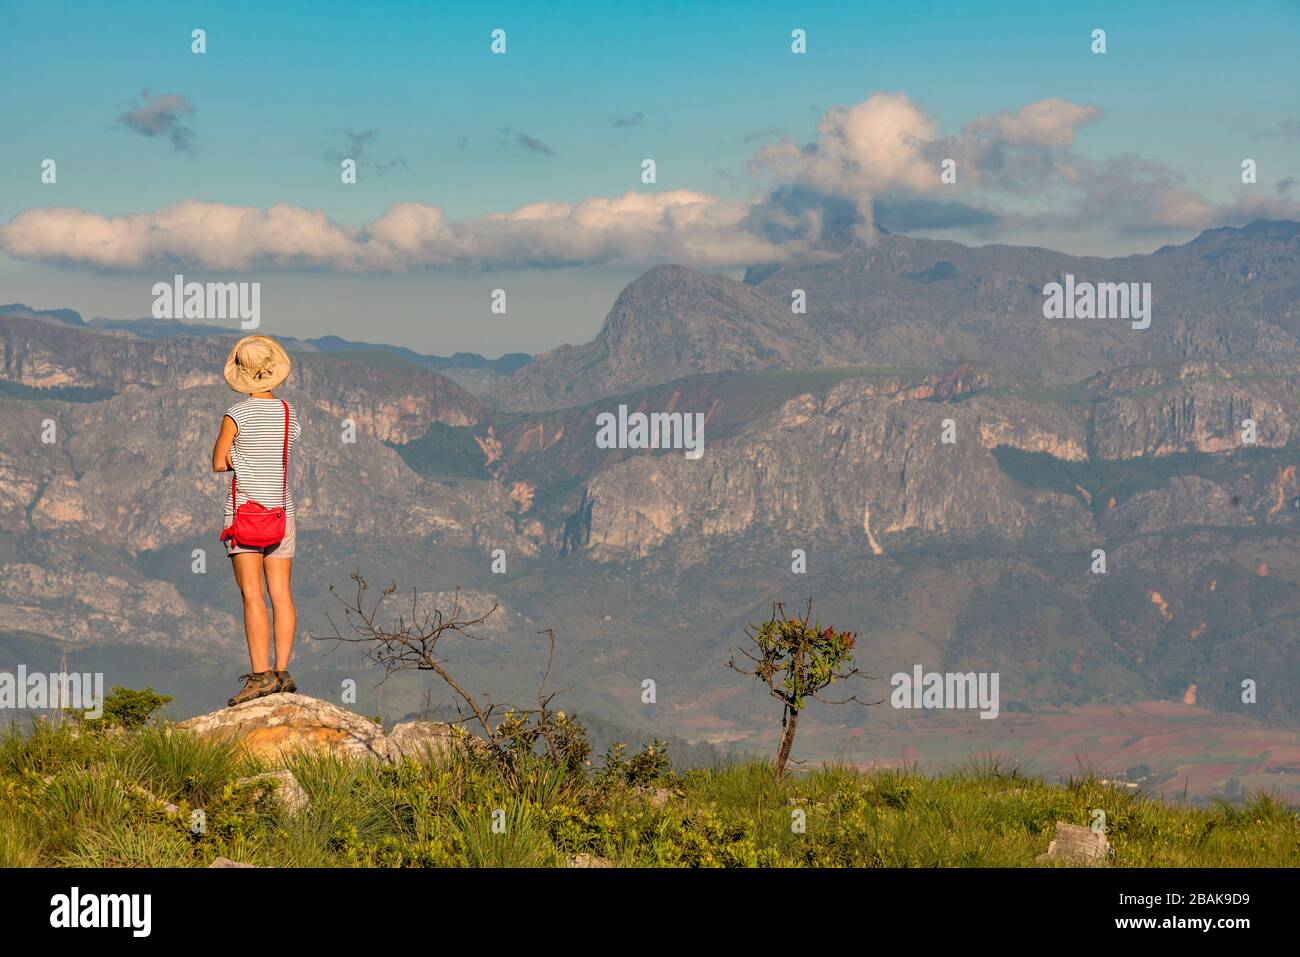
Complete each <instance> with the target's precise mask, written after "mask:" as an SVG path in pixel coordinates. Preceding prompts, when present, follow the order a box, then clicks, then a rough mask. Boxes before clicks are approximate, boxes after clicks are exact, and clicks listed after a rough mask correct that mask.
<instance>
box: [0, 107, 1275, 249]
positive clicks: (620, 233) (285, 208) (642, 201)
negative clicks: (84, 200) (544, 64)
mask: <svg viewBox="0 0 1300 957" xmlns="http://www.w3.org/2000/svg"><path fill="white" fill-rule="evenodd" d="M180 100H181V101H183V98H180ZM185 106H188V104H185ZM181 111H182V106H181V103H179V102H173V101H172V100H170V99H169V98H168V96H162V97H157V98H154V99H153V100H152V101H150V102H149V103H148V104H147V105H146V106H145V107H142V108H141V109H139V110H136V111H133V113H132V114H127V115H131V116H133V119H132V120H130V121H129V123H128V125H132V126H133V128H139V129H140V131H141V132H145V131H146V130H152V131H153V132H147V133H146V135H164V134H167V135H172V136H173V138H175V137H176V136H177V135H178V134H177V132H176V126H175V120H174V118H175V116H176V115H178V113H179V112H181ZM167 117H172V118H173V119H172V120H168V119H167ZM1101 118H1102V114H1101V111H1100V110H1099V109H1097V108H1096V107H1094V106H1088V105H1080V104H1076V103H1071V102H1069V101H1067V100H1063V99H1056V98H1051V99H1045V100H1039V101H1037V102H1034V103H1030V104H1027V105H1025V106H1023V107H1021V108H1019V109H1018V110H1015V111H1005V112H999V113H993V114H989V115H987V116H982V117H978V118H976V119H975V120H973V121H971V122H969V123H967V124H966V125H965V126H963V127H962V128H961V129H960V130H959V131H957V132H956V133H955V134H951V135H947V136H945V135H942V134H941V133H940V132H939V129H938V124H937V122H936V120H935V119H934V118H933V117H932V116H930V115H929V114H927V113H926V112H925V111H924V110H922V109H921V108H920V107H919V106H918V105H917V104H916V103H914V102H913V101H912V100H911V99H910V98H908V97H907V96H906V95H904V94H902V93H876V94H873V95H871V96H870V97H868V98H867V99H865V100H863V101H862V102H860V103H857V104H853V105H851V106H837V107H834V108H832V109H830V110H828V111H827V112H826V113H825V114H824V115H823V116H822V118H821V120H820V122H819V123H818V127H817V134H816V139H815V140H814V141H813V142H811V143H797V142H795V141H793V140H791V139H789V138H787V139H784V140H781V141H780V142H777V143H772V144H769V145H766V146H763V147H762V148H761V149H759V150H758V151H757V152H756V153H755V154H754V155H753V157H752V158H751V161H750V169H751V172H752V173H753V174H754V176H755V177H757V179H758V182H759V183H760V184H761V188H760V190H759V192H757V193H756V194H755V195H754V196H753V197H752V198H749V199H745V200H740V201H735V200H726V199H722V198H719V197H717V196H713V195H710V194H708V193H704V192H697V191H693V190H670V191H663V192H641V191H636V190H633V191H629V192H627V193H625V194H623V195H621V196H612V197H591V198H588V199H584V200H581V201H580V202H576V203H560V202H538V203H531V204H528V205H525V206H521V207H519V208H518V209H515V210H513V211H510V212H502V213H492V214H488V215H484V216H479V217H475V218H470V219H462V220H454V221H453V220H448V219H447V218H446V217H445V216H444V214H443V212H442V210H441V209H440V208H439V207H437V206H433V205H428V204H423V203H399V204H397V205H394V206H391V207H389V208H388V209H387V210H385V211H384V212H383V214H382V215H380V216H379V217H378V218H377V219H374V220H372V221H370V222H368V223H364V224H361V225H346V224H341V223H338V222H335V221H333V220H331V219H330V218H329V217H327V216H326V215H325V213H324V212H322V211H320V210H310V209H304V208H302V207H298V206H293V205H289V204H278V205H276V206H272V207H271V208H270V209H260V208H257V207H248V206H233V205H228V204H223V203H212V202H204V201H200V200H187V201H184V202H181V203H177V204H175V205H172V206H168V207H165V208H162V209H158V210H155V211H152V212H144V213H136V214H129V215H121V216H103V215H100V214H97V213H91V212H86V211H84V210H81V209H74V208H62V209H33V210H28V211H26V212H23V213H19V214H18V215H16V216H14V217H13V219H12V220H11V221H10V222H9V223H8V224H7V225H5V226H2V227H0V250H3V251H4V252H5V253H7V254H8V255H9V256H11V257H13V258H16V259H27V260H36V261H44V262H52V263H63V264H72V265H81V266H89V267H93V268H99V269H105V270H145V269H152V268H156V267H160V266H161V267H172V266H176V267H187V266H188V267H199V268H208V269H214V270H241V271H242V270H252V269H258V268H271V269H275V268H283V269H301V268H319V269H330V270H340V271H357V272H390V271H391V272H400V271H406V270H413V269H428V268H442V267H460V268H511V267H552V266H573V265H590V264H608V265H616V266H641V265H646V264H650V263H654V262H663V261H666V260H671V261H674V262H680V263H685V264H688V265H694V266H697V267H703V268H716V267H728V266H740V265H749V264H755V263H775V262H786V261H791V260H798V259H807V258H811V257H816V256H819V255H824V254H826V253H828V252H829V251H831V250H833V249H835V248H836V247H837V246H838V245H840V244H842V243H843V242H846V241H848V240H849V239H853V238H856V239H857V240H858V241H860V242H871V241H873V239H874V237H875V235H876V234H875V226H876V225H877V224H878V221H879V225H884V226H886V227H887V228H890V229H893V230H897V231H907V230H908V229H945V228H976V229H978V228H992V227H994V226H999V227H1005V226H1018V227H1029V228H1034V227H1040V228H1051V229H1056V230H1059V229H1061V228H1063V227H1064V228H1069V227H1073V226H1079V227H1082V228H1088V229H1097V228H1098V227H1101V228H1105V229H1108V230H1110V231H1111V232H1113V233H1115V234H1132V233H1151V234H1153V235H1154V234H1159V233H1161V232H1169V231H1174V230H1198V229H1204V228H1208V227H1212V226H1220V225H1233V224H1239V223H1244V222H1247V221H1249V220H1250V219H1255V218H1261V217H1300V203H1297V202H1296V201H1295V200H1294V199H1293V198H1292V196H1291V193H1292V190H1291V189H1290V188H1285V189H1284V188H1278V189H1276V190H1273V191H1271V192H1270V191H1269V190H1268V189H1266V188H1263V187H1246V188H1243V190H1242V192H1241V194H1240V195H1239V196H1238V197H1237V198H1236V199H1233V200H1231V201H1229V202H1227V203H1214V202H1211V201H1210V200H1207V199H1205V198H1204V197H1202V196H1200V195H1199V194H1197V193H1196V192H1195V191H1193V190H1191V189H1189V188H1188V187H1187V186H1186V185H1185V184H1184V183H1183V181H1182V178H1181V177H1180V175H1179V174H1178V173H1177V172H1176V171H1174V170H1172V169H1170V168H1169V167H1166V166H1164V165H1163V164H1160V163H1157V162H1153V161H1151V160H1145V159H1142V158H1140V157H1136V156H1121V157H1113V158H1110V159H1107V160H1105V161H1095V160H1088V159H1084V158H1082V157H1080V156H1079V155H1077V154H1076V153H1075V152H1074V151H1073V147H1074V141H1075V138H1076V136H1077V134H1078V132H1079V130H1080V129H1081V128H1083V127H1085V126H1087V125H1089V124H1092V123H1096V122H1099V121H1100V120H1101ZM124 122H128V121H126V120H125V119H124ZM369 132H370V131H367V132H366V133H364V134H360V135H359V136H360V141H359V142H358V143H357V144H356V145H357V146H358V147H360V148H364V146H365V144H366V141H367V139H368V138H369ZM509 132H510V133H515V132H517V131H514V130H509ZM182 139H184V137H183V136H182ZM516 142H518V143H519V145H521V146H523V147H524V148H525V149H528V150H530V151H533V152H542V153H550V152H551V151H550V148H549V147H547V146H546V145H545V144H543V143H540V142H538V141H533V140H532V138H531V137H527V136H526V134H522V133H520V134H518V137H517V138H516ZM179 148H180V147H178V149H179ZM358 152H359V150H358ZM945 160H952V161H953V162H954V163H955V164H956V165H955V169H956V176H957V182H956V184H945V183H944V182H943V181H942V180H941V176H940V174H941V169H942V164H943V163H944V161H945ZM1026 201H1032V203H1036V204H1038V208H1037V209H1035V210H1034V211H1032V212H1026V211H1025V210H1024V206H1025V203H1026ZM1044 203H1050V204H1051V205H1044Z"/></svg>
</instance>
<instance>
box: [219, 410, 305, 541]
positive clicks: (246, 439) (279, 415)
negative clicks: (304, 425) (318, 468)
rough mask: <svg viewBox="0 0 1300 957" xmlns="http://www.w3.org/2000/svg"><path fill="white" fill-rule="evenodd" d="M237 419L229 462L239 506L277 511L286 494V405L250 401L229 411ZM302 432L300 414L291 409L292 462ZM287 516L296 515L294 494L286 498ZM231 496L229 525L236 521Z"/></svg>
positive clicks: (228, 505) (290, 442)
mask: <svg viewBox="0 0 1300 957" xmlns="http://www.w3.org/2000/svg"><path fill="white" fill-rule="evenodd" d="M226 415H228V416H230V417H231V418H232V419H234V420H235V425H236V426H238V428H239V431H238V432H236V433H235V442H234V445H232V446H231V448H230V461H231V464H233V465H234V466H235V478H236V479H237V481H236V483H235V494H236V496H237V501H236V503H235V504H236V505H243V504H244V503H245V502H247V501H249V500H252V501H254V502H258V503H260V504H262V505H264V506H266V507H267V508H277V507H278V506H279V505H280V502H281V496H284V495H286V493H285V491H284V470H283V468H282V464H281V463H282V462H283V461H284V406H283V405H281V404H280V400H279V399H254V398H248V399H245V400H244V401H243V402H237V403H235V404H234V405H232V406H231V407H230V408H228V409H227V410H226ZM301 431H302V430H301V429H299V427H298V412H297V411H296V410H295V409H294V407H293V406H292V405H290V406H289V460H290V461H293V449H294V445H295V444H296V442H297V440H298V434H299V432H301ZM284 506H285V508H284V511H285V514H286V515H293V514H294V506H293V493H292V492H288V493H287V497H285V499H284ZM234 516H235V512H234V507H232V505H231V503H230V496H229V495H227V496H226V524H227V525H229V524H230V521H231V520H232V519H233V518H234Z"/></svg>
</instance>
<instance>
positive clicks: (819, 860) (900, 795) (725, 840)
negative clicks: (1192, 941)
mask: <svg viewBox="0 0 1300 957" xmlns="http://www.w3.org/2000/svg"><path fill="white" fill-rule="evenodd" d="M286 766H287V767H288V768H289V769H290V770H292V771H293V773H294V776H295V777H296V778H297V780H298V782H299V784H300V785H301V786H302V788H303V789H304V791H305V792H306V793H307V795H308V797H309V799H310V803H309V804H308V806H307V807H306V808H305V809H304V810H302V811H300V812H298V813H296V814H293V813H290V812H288V811H287V810H285V809H284V808H283V807H282V805H281V804H280V803H279V801H278V800H277V799H276V797H275V793H274V790H273V785H271V784H268V783H266V782H242V783H241V779H243V778H247V777H250V776H252V775H254V774H256V773H258V772H259V771H262V770H266V769H267V767H266V766H265V765H264V764H262V763H259V762H257V761H255V760H252V759H250V758H248V757H245V756H244V755H243V754H242V753H241V752H239V751H237V750H236V749H234V748H232V747H230V746H228V745H222V744H213V743H209V742H206V741H200V740H197V739H195V738H193V737H191V736H189V735H188V734H185V733H183V732H179V731H175V730H173V729H171V728H170V727H169V726H167V725H154V726H147V727H145V728H143V729H140V730H138V731H126V732H116V733H108V734H106V733H92V732H80V733H79V732H78V731H77V729H76V728H75V726H71V725H59V724H55V723H37V724H35V725H33V726H32V727H31V728H30V729H22V730H10V731H9V732H8V733H6V734H5V735H4V736H3V737H2V738H0V867H33V866H85V867H202V866H205V865H207V864H209V863H211V861H212V860H213V858H215V857H217V856H223V857H229V858H233V859H234V860H238V861H242V862H246V863H250V864H258V865H263V866H279V867H335V866H359V867H393V866H401V867H554V866H563V865H564V864H565V863H566V862H567V861H569V860H570V859H571V858H573V857H574V856H575V855H577V854H589V855H595V856H598V857H601V858H603V859H605V860H607V861H609V862H611V863H612V864H614V865H616V866H631V867H967V866H978V867H1034V866H1043V865H1042V864H1041V863H1040V862H1039V861H1038V860H1037V858H1038V856H1039V855H1040V854H1042V853H1043V852H1044V851H1045V850H1046V848H1047V844H1048V841H1049V840H1051V837H1052V835H1053V832H1054V830H1055V824H1056V822H1057V821H1065V822H1068V823H1073V824H1084V825H1086V824H1089V823H1090V822H1091V821H1092V820H1093V816H1094V811H1095V809H1101V810H1102V811H1104V812H1105V816H1106V817H1105V819H1106V830H1107V833H1108V836H1109V839H1110V842H1111V844H1112V846H1113V848H1114V858H1113V862H1112V863H1113V865H1117V866H1125V867H1192V866H1196V867H1256V866H1263V867H1294V866H1297V865H1298V864H1300V818H1298V817H1297V813H1296V809H1295V808H1293V807H1290V806H1288V805H1286V804H1285V803H1283V802H1282V801H1280V800H1278V799H1277V798H1276V797H1274V796H1272V795H1270V794H1267V793H1260V794H1256V795H1253V796H1250V797H1248V799H1247V800H1246V802H1245V803H1244V804H1241V805H1231V804H1227V803H1221V804H1218V805H1216V806H1214V807H1210V808H1194V807H1189V806H1184V805H1177V804H1166V803H1164V802H1162V801H1160V800H1158V799H1154V798H1152V797H1150V796H1147V795H1144V794H1141V793H1138V792H1133V791H1130V790H1127V789H1117V788H1115V787H1113V786H1110V785H1106V784H1102V783H1101V782H1100V781H1099V780H1098V779H1097V778H1096V777H1095V776H1093V775H1091V774H1087V773H1084V774H1083V775H1082V776H1080V777H1079V778H1077V779H1075V780H1072V781H1070V782H1069V783H1068V784H1066V785H1065V786H1058V785H1053V784H1049V783H1046V782H1044V781H1040V780H1037V779H1033V778H1028V777H1025V776H1024V775H1022V774H1021V773H1020V772H1019V771H1017V770H1013V771H1010V772H1008V771H1006V770H1004V769H1003V768H1001V767H1000V766H999V765H998V764H997V763H996V762H984V763H973V764H971V765H969V766H967V767H963V768H960V769H958V770H955V771H952V772H949V773H946V774H943V775H941V776H938V777H930V776H926V775H923V774H921V773H920V772H919V771H917V770H916V769H908V768H904V769H893V770H878V771H862V770H859V769H856V768H854V767H851V766H848V765H843V764H828V765H824V766H822V767H820V768H818V769H816V770H813V771H811V772H808V773H801V774H798V775H795V776H791V777H788V778H787V779H785V780H784V781H781V782H777V781H776V780H775V779H774V777H773V775H772V768H771V766H770V765H769V764H767V763H764V762H762V761H748V762H743V763H734V764H727V765H719V766H717V767H714V768H711V769H706V770H692V771H688V772H686V773H685V774H678V773H676V772H673V771H671V770H664V771H661V772H660V773H658V775H657V777H655V778H654V779H652V780H648V781H647V780H646V779H645V776H644V774H642V775H640V776H638V777H636V778H635V783H634V779H633V778H632V777H631V776H630V775H629V776H626V777H624V776H621V775H622V772H621V771H620V770H619V769H618V768H615V769H614V770H607V771H602V770H600V769H595V770H587V771H578V772H571V771H565V770H564V769H562V768H557V767H554V766H551V765H548V764H546V763H544V762H543V761H541V760H540V759H538V760H536V761H535V762H534V763H532V764H529V765H527V766H526V767H524V768H522V769H517V773H516V775H515V777H514V780H515V781H516V782H517V783H516V784H514V785H513V786H512V785H510V784H509V783H508V780H509V779H508V778H507V776H506V774H505V773H504V772H503V771H502V770H500V769H498V768H497V767H495V766H494V765H492V764H490V763H488V762H486V761H485V760H483V759H479V758H472V757H468V756H462V757H457V758H454V759H452V760H450V761H448V762H445V763H442V764H426V763H421V762H415V761H407V762H405V763H403V764H400V765H382V764H375V763H367V762H364V761H356V760H352V761H348V760H343V759H339V758H333V757H327V756H319V755H300V756H297V757H294V758H292V759H290V760H289V761H288V762H287V763H286ZM619 767H623V768H625V767H627V765H620V766H619ZM651 795H653V799H652V797H651ZM164 802H171V803H172V804H174V805H175V806H176V808H175V810H168V809H167V808H166V807H165V806H164ZM800 825H801V826H800Z"/></svg>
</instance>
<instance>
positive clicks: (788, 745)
mask: <svg viewBox="0 0 1300 957" xmlns="http://www.w3.org/2000/svg"><path fill="white" fill-rule="evenodd" d="M798 725H799V712H798V711H795V710H794V709H793V708H792V709H790V717H789V720H788V721H786V723H785V729H784V730H783V731H782V732H781V747H780V748H779V749H778V750H777V752H776V779H777V780H778V781H779V780H781V778H782V776H783V775H784V774H785V766H786V763H787V762H789V760H790V750H791V749H792V748H793V747H794V729H795V728H796V727H797V726H798Z"/></svg>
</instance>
